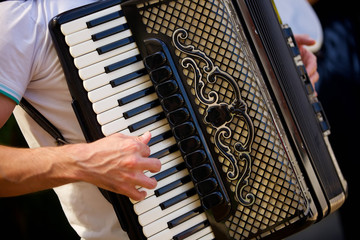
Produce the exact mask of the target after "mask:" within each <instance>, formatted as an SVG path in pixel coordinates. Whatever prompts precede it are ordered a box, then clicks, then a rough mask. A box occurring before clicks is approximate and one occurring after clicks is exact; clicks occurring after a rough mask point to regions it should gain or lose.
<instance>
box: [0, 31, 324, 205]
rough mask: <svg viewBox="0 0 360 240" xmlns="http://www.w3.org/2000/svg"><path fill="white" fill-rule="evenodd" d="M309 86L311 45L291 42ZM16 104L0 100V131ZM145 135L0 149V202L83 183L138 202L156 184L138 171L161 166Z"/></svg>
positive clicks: (313, 70)
mask: <svg viewBox="0 0 360 240" xmlns="http://www.w3.org/2000/svg"><path fill="white" fill-rule="evenodd" d="M295 38H296V41H297V43H298V45H299V46H300V51H301V55H302V58H303V62H304V64H305V66H306V70H307V71H308V73H309V76H310V79H311V82H312V83H313V84H315V82H316V81H317V80H318V79H319V75H318V73H317V64H316V57H315V55H314V54H312V53H311V52H309V51H308V50H306V49H305V48H304V47H303V45H312V44H314V43H315V41H314V40H312V39H310V38H309V37H308V36H306V35H297V36H295ZM15 105H16V103H15V102H14V101H12V100H11V99H10V98H8V97H6V96H4V95H2V94H0V106H1V108H0V127H2V126H3V125H4V124H5V122H6V121H7V120H8V118H9V117H10V115H11V113H12V111H13V110H14V107H15ZM150 138H151V134H150V133H145V134H144V135H142V136H140V137H133V136H125V135H123V134H120V133H117V134H113V135H111V136H108V137H105V138H103V139H100V140H98V141H95V142H93V143H81V144H68V145H65V146H61V147H41V148H35V149H22V148H14V147H5V146H0V159H1V161H0V197H6V196H16V195H22V194H26V193H31V192H36V191H40V190H45V189H50V188H53V187H57V186H60V185H63V184H67V183H72V182H79V181H84V182H88V183H92V184H94V185H96V186H98V187H100V188H103V189H107V190H110V191H113V192H116V193H119V194H123V195H126V196H128V197H130V198H132V199H133V200H136V201H140V200H142V199H144V198H145V196H146V193H145V192H143V191H139V190H137V188H136V186H141V187H144V188H147V189H154V188H155V187H156V185H157V182H156V180H155V179H153V178H149V177H147V176H146V175H145V174H144V171H146V170H149V171H150V172H158V171H160V168H161V163H160V161H159V160H158V159H155V158H149V155H150V148H149V147H148V146H147V143H148V142H149V140H150Z"/></svg>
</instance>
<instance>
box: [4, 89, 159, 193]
mask: <svg viewBox="0 0 360 240" xmlns="http://www.w3.org/2000/svg"><path fill="white" fill-rule="evenodd" d="M10 101H11V100H10ZM8 103H10V104H9V105H10V106H8ZM0 105H1V106H2V107H1V109H2V111H1V115H0V119H1V121H2V122H6V120H7V119H6V116H7V115H9V116H10V114H11V111H10V113H8V112H7V111H4V110H3V109H10V110H12V109H13V108H14V106H15V103H11V102H8V101H7V99H6V97H4V96H2V95H1V94H0ZM3 107H4V108H3ZM150 138H151V135H150V133H146V134H144V135H142V136H140V137H131V136H125V135H123V134H114V135H112V136H109V137H106V138H103V139H100V140H98V141H95V142H93V143H83V144H69V145H65V146H61V147H42V148H35V149H20V148H13V147H5V146H0V197H4V196H16V195H21V194H26V193H30V192H35V191H40V190H44V189H49V188H53V187H57V186H60V185H63V184H67V183H71V182H77V181H85V182H89V183H92V184H94V185H96V186H98V187H101V188H104V189H107V190H110V191H113V192H117V193H119V194H124V195H127V196H128V197H130V198H132V199H134V200H141V199H143V198H145V195H146V194H145V192H140V191H138V190H137V189H136V186H142V187H145V188H149V189H152V188H155V186H156V181H155V179H152V178H149V177H147V176H145V174H144V171H145V170H150V171H151V172H157V171H159V170H160V167H161V164H160V161H159V160H158V159H153V158H148V156H149V155H150V148H149V147H148V146H147V143H148V142H149V140H150Z"/></svg>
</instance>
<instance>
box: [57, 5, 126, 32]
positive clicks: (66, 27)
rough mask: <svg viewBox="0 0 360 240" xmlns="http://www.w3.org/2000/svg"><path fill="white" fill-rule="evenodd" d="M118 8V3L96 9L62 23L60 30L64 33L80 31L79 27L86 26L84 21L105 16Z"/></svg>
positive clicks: (118, 9) (119, 8) (83, 27)
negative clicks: (99, 9)
mask: <svg viewBox="0 0 360 240" xmlns="http://www.w3.org/2000/svg"><path fill="white" fill-rule="evenodd" d="M120 10H121V7H120V4H119V5H115V6H113V7H110V8H107V9H104V10H101V11H98V12H96V13H93V14H89V15H86V16H84V17H82V18H78V19H76V20H73V21H71V22H68V23H64V24H62V25H61V27H60V28H61V32H62V33H63V34H64V35H69V34H71V33H74V32H77V31H80V30H81V29H85V28H87V26H86V22H88V21H91V20H93V19H96V18H99V17H102V16H105V15H108V14H110V13H113V12H116V11H120Z"/></svg>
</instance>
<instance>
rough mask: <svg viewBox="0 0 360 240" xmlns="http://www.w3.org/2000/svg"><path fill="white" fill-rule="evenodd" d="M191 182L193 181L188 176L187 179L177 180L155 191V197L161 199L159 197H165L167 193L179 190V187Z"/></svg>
mask: <svg viewBox="0 0 360 240" xmlns="http://www.w3.org/2000/svg"><path fill="white" fill-rule="evenodd" d="M190 181H191V177H190V175H188V176H186V177H183V178H180V179H178V180H176V181H174V182H172V183H169V184H167V185H165V186H163V187H161V188H159V189H157V190H155V191H154V193H155V196H157V197H159V196H161V195H163V194H165V193H167V192H170V191H171V190H173V189H175V188H177V187H179V186H181V185H183V184H185V183H188V182H190Z"/></svg>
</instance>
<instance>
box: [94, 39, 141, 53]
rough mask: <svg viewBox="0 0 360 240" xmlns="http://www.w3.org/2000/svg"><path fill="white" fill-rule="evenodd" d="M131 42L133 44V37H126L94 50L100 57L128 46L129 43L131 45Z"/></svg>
mask: <svg viewBox="0 0 360 240" xmlns="http://www.w3.org/2000/svg"><path fill="white" fill-rule="evenodd" d="M133 42H134V38H133V37H127V38H123V39H120V40H118V41H116V42H112V43H109V44H107V45H104V46H102V47H99V48H97V49H96V51H97V52H98V54H99V55H101V54H104V53H107V52H110V51H112V50H115V49H117V48H120V47H123V46H125V45H128V44H130V43H133Z"/></svg>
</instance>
